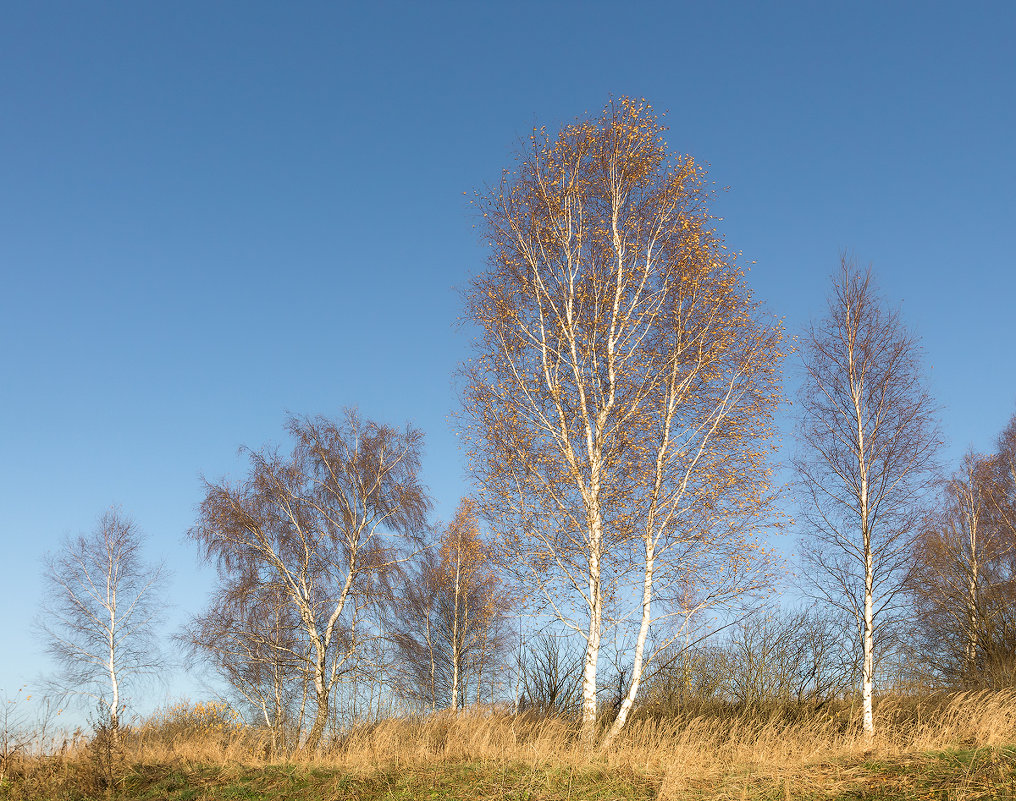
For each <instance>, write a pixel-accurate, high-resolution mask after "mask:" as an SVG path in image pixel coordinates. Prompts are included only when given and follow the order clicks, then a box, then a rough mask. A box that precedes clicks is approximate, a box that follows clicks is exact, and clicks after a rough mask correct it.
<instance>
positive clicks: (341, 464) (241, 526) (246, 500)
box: [190, 411, 429, 750]
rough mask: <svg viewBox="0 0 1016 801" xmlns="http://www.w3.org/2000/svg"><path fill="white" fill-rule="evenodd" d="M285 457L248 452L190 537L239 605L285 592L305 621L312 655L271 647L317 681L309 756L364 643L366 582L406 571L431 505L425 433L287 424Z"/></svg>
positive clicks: (210, 499)
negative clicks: (408, 541)
mask: <svg viewBox="0 0 1016 801" xmlns="http://www.w3.org/2000/svg"><path fill="white" fill-rule="evenodd" d="M287 427H288V430H289V433H290V434H291V435H292V437H293V439H294V441H295V446H294V448H293V451H292V453H291V454H290V455H287V456H283V455H280V454H279V453H278V452H277V451H274V450H271V449H265V450H263V451H258V452H253V451H251V452H248V455H249V457H250V472H249V475H248V477H247V479H246V480H245V481H243V482H241V483H238V484H231V483H229V482H226V481H221V482H218V483H211V482H206V483H205V498H204V500H203V501H202V504H201V508H200V514H199V519H198V523H197V524H196V525H195V526H194V527H193V528H192V529H191V531H190V536H191V537H192V538H193V539H194V540H196V541H197V542H198V544H199V545H200V546H201V547H202V549H203V551H204V555H205V556H206V558H208V559H210V560H212V561H214V562H215V563H216V564H217V566H218V568H219V571H220V573H221V574H222V577H223V581H224V584H226V585H228V586H229V587H230V588H231V592H232V593H233V595H234V597H235V598H236V599H238V600H239V601H241V602H242V601H243V600H244V599H245V598H249V599H255V598H261V597H266V596H272V595H274V594H276V593H277V594H279V595H281V597H283V598H285V600H286V602H287V603H288V604H289V605H291V608H292V610H293V611H294V612H295V615H296V617H297V618H298V619H299V621H300V630H301V635H302V637H303V638H304V640H305V643H306V647H293V646H290V645H287V644H285V643H284V642H282V641H274V640H269V641H266V642H265V645H267V646H270V647H274V648H280V649H283V650H284V651H285V654H286V656H287V657H288V658H289V659H292V660H296V661H298V662H299V663H301V665H302V668H301V669H302V670H304V671H306V674H307V675H308V676H309V677H310V682H311V685H312V687H313V693H314V700H315V704H316V707H315V715H314V722H313V724H312V726H311V729H310V732H309V733H308V735H307V739H306V741H305V743H304V748H305V749H307V750H313V749H315V748H317V746H318V745H319V743H320V742H321V739H322V736H323V735H324V732H325V727H326V726H327V724H328V721H329V711H330V700H331V696H332V692H333V690H334V688H335V686H336V683H337V681H338V680H339V678H340V677H341V676H342V675H343V673H345V672H348V671H349V670H350V669H351V668H352V659H353V657H354V654H355V653H356V650H357V647H358V646H359V645H361V644H362V642H363V641H364V639H365V638H367V637H370V636H375V635H372V634H371V633H369V632H368V631H365V617H366V615H365V613H366V607H367V605H368V604H369V602H370V599H371V595H370V593H368V592H367V589H368V585H369V583H370V582H371V581H372V580H373V579H374V578H375V577H376V575H377V574H378V573H381V572H384V571H386V570H389V569H391V567H392V566H393V565H394V564H395V563H396V562H398V561H399V559H400V558H401V555H400V549H399V546H400V541H401V542H404V541H405V538H407V537H411V536H414V535H415V534H417V533H418V532H420V531H421V530H422V529H423V527H424V525H425V523H426V515H427V512H428V510H429V500H428V498H427V494H426V491H425V490H424V487H423V485H422V484H421V482H420V477H419V472H420V452H421V446H422V439H423V435H422V434H421V433H420V432H419V431H417V430H416V429H413V428H410V427H406V428H405V429H404V430H401V431H400V430H398V429H395V428H391V427H389V426H384V425H380V424H378V423H374V422H371V421H362V420H361V419H360V417H359V416H358V415H357V414H356V413H355V412H352V411H349V412H346V414H345V416H344V418H343V419H342V420H341V421H333V420H329V419H326V418H320V417H319V418H314V419H307V418H292V419H290V421H289V423H288V426H287Z"/></svg>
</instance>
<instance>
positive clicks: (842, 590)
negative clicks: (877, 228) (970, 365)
mask: <svg viewBox="0 0 1016 801" xmlns="http://www.w3.org/2000/svg"><path fill="white" fill-rule="evenodd" d="M920 357H921V349H920V344H919V341H918V340H917V338H916V337H915V336H914V335H913V334H911V333H910V332H908V331H907V329H906V328H905V327H904V325H903V322H902V320H901V318H900V314H899V312H898V311H896V310H894V309H891V308H889V307H888V306H887V305H886V303H885V301H884V300H883V299H882V298H881V297H880V296H879V295H878V293H877V291H876V289H875V283H874V279H873V277H872V272H871V269H870V268H869V269H867V270H859V269H858V268H857V266H856V265H855V264H854V263H853V262H852V261H850V260H848V259H847V257H843V259H842V260H841V265H840V271H839V273H838V274H837V275H836V277H835V278H834V280H833V289H832V293H831V294H830V296H829V301H828V311H827V313H826V315H825V317H823V318H822V319H821V320H819V321H818V322H816V323H813V324H812V325H811V326H810V327H809V328H808V329H807V331H806V332H805V333H804V335H803V336H802V340H801V362H802V365H803V380H802V383H801V389H800V393H799V396H798V403H797V406H798V410H799V411H798V439H799V449H798V454H797V457H796V459H795V467H796V471H797V476H798V484H799V487H800V489H801V492H802V502H803V523H804V533H803V536H802V558H803V560H804V564H805V568H804V571H803V573H804V575H805V577H806V580H808V581H809V582H810V583H811V585H812V586H813V588H814V589H815V590H817V591H818V592H819V594H820V595H821V596H822V597H824V598H825V599H826V600H827V601H828V602H830V603H831V604H833V605H834V606H836V607H838V608H840V609H843V610H845V611H847V612H849V613H850V614H851V615H852V617H853V619H854V620H855V622H856V624H857V631H858V641H859V646H860V650H861V699H862V708H863V729H864V733H865V736H866V737H868V738H870V737H871V736H872V734H873V733H874V721H873V711H872V698H873V693H874V681H875V650H876V645H877V638H878V635H879V632H880V630H881V629H882V628H883V625H884V624H887V623H889V622H890V621H891V620H892V619H893V617H894V612H896V611H897V610H898V602H899V601H900V600H901V599H900V597H899V594H900V590H901V589H902V587H903V583H904V580H905V578H906V573H907V568H908V565H909V557H910V547H911V542H912V541H913V538H914V536H915V535H916V533H917V531H918V525H919V522H920V519H921V514H922V511H923V504H924V502H925V501H926V500H927V496H928V492H929V491H930V490H931V489H932V488H933V486H934V467H935V455H936V452H937V450H938V445H939V437H938V430H937V425H936V422H935V408H934V404H933V402H932V400H931V397H930V396H929V394H928V392H927V390H926V389H925V387H924V385H923V381H922V379H923V375H922V371H921V363H920Z"/></svg>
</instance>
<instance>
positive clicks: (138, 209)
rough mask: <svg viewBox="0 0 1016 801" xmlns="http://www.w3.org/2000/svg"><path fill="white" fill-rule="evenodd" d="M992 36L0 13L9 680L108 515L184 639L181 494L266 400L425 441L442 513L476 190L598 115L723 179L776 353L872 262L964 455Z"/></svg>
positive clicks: (188, 5)
mask: <svg viewBox="0 0 1016 801" xmlns="http://www.w3.org/2000/svg"><path fill="white" fill-rule="evenodd" d="M1014 37H1016V6H1013V5H1012V4H1010V3H994V4H992V3H978V4H959V3H956V4H952V5H944V4H935V3H926V2H920V3H916V2H915V3H892V4H883V3H850V4H847V3H838V4H831V3H814V2H807V3H770V4H762V3H755V2H752V3H690V2H689V3H678V2H666V3H664V2H661V3H645V4H622V3H617V2H611V3H592V2H587V3H577V2H574V3H565V2H538V3H529V2H512V3H501V4H493V3H477V2H461V3H454V4H452V3H437V2H435V3H413V4H410V3H404V4H394V3H344V4H339V3H329V4H313V3H302V4H300V3H286V4H282V3H279V4H272V5H268V4H264V3H254V2H235V3H230V2H220V3H195V2H179V3H159V4H157V3H88V4H86V3H70V2H65V3H58V2H51V3H8V4H6V5H5V7H4V11H3V15H2V22H0V540H2V545H3V548H2V557H0V565H2V581H3V591H2V592H0V617H2V619H3V620H4V636H3V638H2V639H0V689H5V690H7V691H8V692H14V691H15V690H16V689H17V688H18V687H19V686H20V685H21V684H23V683H25V682H29V683H30V682H31V681H32V680H33V679H34V677H35V676H36V675H37V674H38V673H39V672H40V671H41V670H43V669H44V666H45V664H44V660H43V659H42V657H41V655H40V654H39V653H38V649H37V648H36V646H35V644H34V643H33V642H32V640H31V636H30V633H29V627H28V624H29V621H30V619H31V618H32V616H33V615H34V613H35V609H36V607H37V602H38V599H39V591H40V590H39V578H38V577H39V572H40V559H41V556H42V554H43V553H44V552H45V551H46V550H47V549H50V548H53V547H55V546H56V545H57V544H58V543H59V541H60V540H61V538H62V537H63V536H65V535H67V534H76V533H78V532H81V531H85V530H88V529H90V528H91V527H92V526H93V524H94V522H95V520H96V518H97V517H98V515H99V514H100V513H101V512H102V510H103V509H104V508H105V507H107V506H109V505H110V504H114V503H115V504H121V505H122V506H123V507H124V508H125V509H126V510H128V511H129V512H130V513H131V514H133V516H134V517H135V518H136V520H137V522H138V523H139V524H140V526H141V527H142V528H143V529H144V530H145V531H146V532H147V533H148V535H149V536H150V539H151V555H152V556H153V557H161V558H165V559H166V561H167V562H168V564H169V566H170V568H171V569H172V570H173V571H174V573H175V578H174V582H173V585H172V587H171V590H170V591H171V595H172V597H173V598H174V599H175V602H176V604H177V606H176V608H175V609H174V610H173V612H172V615H171V621H172V622H173V624H174V625H175V624H176V622H178V621H179V620H181V619H182V618H183V617H184V616H186V615H187V614H188V613H190V612H192V611H194V610H195V609H197V608H198V607H199V606H200V605H201V602H202V600H203V597H204V593H205V592H206V591H207V589H208V587H209V586H210V584H211V580H212V574H211V571H209V570H208V569H206V568H201V567H199V565H198V563H197V560H196V558H195V555H194V551H193V549H192V548H191V546H190V545H189V544H188V543H187V542H186V541H185V539H184V533H185V531H186V529H187V528H188V526H189V525H190V524H191V523H192V521H193V519H194V514H195V505H196V504H197V503H198V501H199V499H200V495H201V490H200V484H199V475H200V474H202V473H204V474H206V475H208V476H209V477H212V478H217V477H220V476H222V475H224V474H226V473H232V474H234V475H235V474H236V473H237V471H238V470H239V469H240V466H241V464H240V463H239V462H238V461H237V457H236V450H237V448H238V446H240V445H241V444H247V445H251V446H255V447H256V446H260V445H262V444H264V443H267V442H272V441H279V440H280V439H281V434H282V423H283V420H284V417H285V413H286V411H287V410H288V411H292V412H295V413H301V414H303V413H309V414H315V413H325V414H329V413H334V412H337V411H338V410H339V409H340V408H341V407H343V406H345V405H354V404H355V405H358V406H359V408H360V410H361V412H362V413H363V414H364V415H365V416H368V417H377V418H379V419H383V420H386V421H390V422H403V421H407V420H408V421H412V422H413V423H414V424H416V425H417V426H419V427H421V428H422V429H424V430H425V431H426V434H427V451H426V461H425V471H426V480H427V483H428V484H429V486H430V487H431V489H432V491H433V494H434V496H435V498H436V501H437V511H438V514H439V515H441V516H443V517H447V516H449V515H450V513H451V510H452V509H453V507H454V505H455V503H456V501H457V500H458V498H459V496H460V495H461V494H462V493H463V492H464V491H465V490H466V482H465V480H464V477H463V474H462V461H461V459H460V454H459V452H458V449H457V446H456V441H455V437H454V435H453V432H452V426H451V422H450V420H449V414H450V413H451V412H452V410H453V409H454V408H455V404H456V399H455V395H454V392H453V389H452V379H451V374H452V371H453V369H454V368H455V365H456V364H457V362H458V361H459V360H460V359H462V358H463V357H464V355H465V352H466V347H467V343H466V333H465V332H463V331H462V330H460V329H457V328H456V327H455V319H456V316H457V314H458V310H459V303H458V298H457V295H456V288H457V287H461V286H462V285H463V284H464V283H465V282H466V281H467V278H468V276H469V275H470V274H471V273H473V272H475V271H477V270H479V269H482V266H483V258H484V251H483V249H482V248H481V247H480V244H479V242H478V237H477V234H476V232H475V231H474V230H473V228H472V224H473V220H472V218H471V216H470V212H469V207H468V203H467V199H466V197H465V195H464V193H470V192H472V190H473V189H474V188H476V187H480V186H482V185H484V184H485V183H486V182H490V181H493V180H494V179H496V177H497V175H498V173H499V171H500V169H501V168H502V167H505V166H507V165H508V163H509V158H510V153H511V151H512V149H513V147H514V145H515V142H516V140H517V138H518V137H520V136H524V135H525V134H526V133H527V132H528V130H529V129H530V128H531V127H532V125H533V124H534V123H541V124H547V125H548V126H549V127H556V126H558V125H560V124H561V123H563V122H567V121H569V120H571V119H572V118H574V117H575V116H577V115H580V114H582V113H583V112H586V111H590V112H596V111H598V110H599V109H600V108H601V107H602V105H603V104H604V102H605V101H606V100H607V97H608V95H609V94H610V93H613V94H615V95H620V94H632V95H637V96H645V97H646V98H648V99H649V100H650V101H651V102H652V103H653V104H654V105H655V106H656V107H657V108H658V109H661V110H663V109H669V115H668V117H667V119H668V124H669V126H670V129H671V130H670V133H669V143H670V146H671V147H672V148H673V149H674V150H677V151H680V152H686V153H690V154H692V155H693V156H695V157H696V158H697V159H699V160H702V161H705V162H708V163H709V164H711V165H712V167H711V177H712V179H713V180H714V181H716V183H717V184H718V185H720V186H728V187H730V190H729V191H728V192H726V193H725V194H723V195H722V196H721V197H720V198H719V200H718V201H717V203H716V205H715V211H716V212H717V213H719V214H721V215H722V216H723V217H724V218H725V220H724V223H723V230H724V232H725V233H726V235H727V239H728V244H729V245H730V246H731V247H732V248H733V249H736V250H740V251H742V252H743V253H744V256H745V259H746V261H753V262H755V266H754V267H753V269H752V272H751V276H750V280H751V282H752V284H753V285H754V287H755V289H756V291H757V293H758V295H759V296H760V297H761V298H762V299H764V300H765V301H766V302H767V304H768V305H769V308H770V309H771V311H772V312H773V313H774V314H776V315H778V316H785V318H786V322H787V325H788V328H789V329H790V330H791V331H795V330H797V329H799V327H800V326H801V325H802V324H803V323H804V322H805V321H806V320H807V319H808V318H809V317H811V316H813V315H815V314H818V313H821V311H822V310H823V306H824V297H825V294H826V290H827V285H828V276H829V275H830V274H831V272H832V271H833V269H834V268H835V266H836V264H837V261H838V255H839V252H840V250H841V249H843V248H851V249H853V250H854V251H855V252H856V254H857V255H858V257H859V258H860V259H861V260H863V261H871V262H873V263H874V265H875V267H876V270H877V272H878V275H879V280H880V282H881V284H882V286H883V288H884V289H885V291H886V293H887V295H888V296H889V297H890V298H892V299H893V300H894V301H903V309H904V314H905V317H906V319H907V320H908V321H909V322H910V323H911V324H912V325H913V326H914V327H916V328H917V329H918V331H919V332H920V333H921V334H922V335H923V337H924V341H925V345H926V348H927V353H928V360H929V363H930V364H932V365H934V369H933V371H932V376H933V377H932V387H933V390H934V392H935V393H936V395H937V397H938V398H939V399H940V401H941V402H942V404H943V406H944V407H945V408H944V412H943V425H944V430H945V432H946V435H947V436H948V438H949V441H950V454H951V455H952V456H956V455H958V454H959V453H960V452H961V451H962V450H963V449H964V448H965V447H967V446H968V445H973V446H975V447H977V448H981V449H985V448H989V447H990V446H991V444H992V441H993V439H994V437H995V435H996V434H997V432H998V431H999V430H1000V429H1001V428H1002V427H1003V425H1004V424H1005V423H1006V421H1007V420H1008V418H1009V416H1010V414H1011V413H1012V412H1013V411H1014V410H1016V370H1014V367H1016V355H1014V351H1013V341H1014V334H1016V321H1014V317H1013V315H1012V311H1011V308H1012V304H1013V298H1014V296H1016V278H1014V270H1013V267H1014V258H1013V254H1014V253H1016V156H1014V152H1013V147H1014V142H1016V136H1014V128H1016V55H1014V51H1013V49H1012V42H1013V40H1014ZM174 686H177V685H174ZM177 687H178V686H177ZM175 691H182V690H178V689H176V690H174V689H171V692H175Z"/></svg>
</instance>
